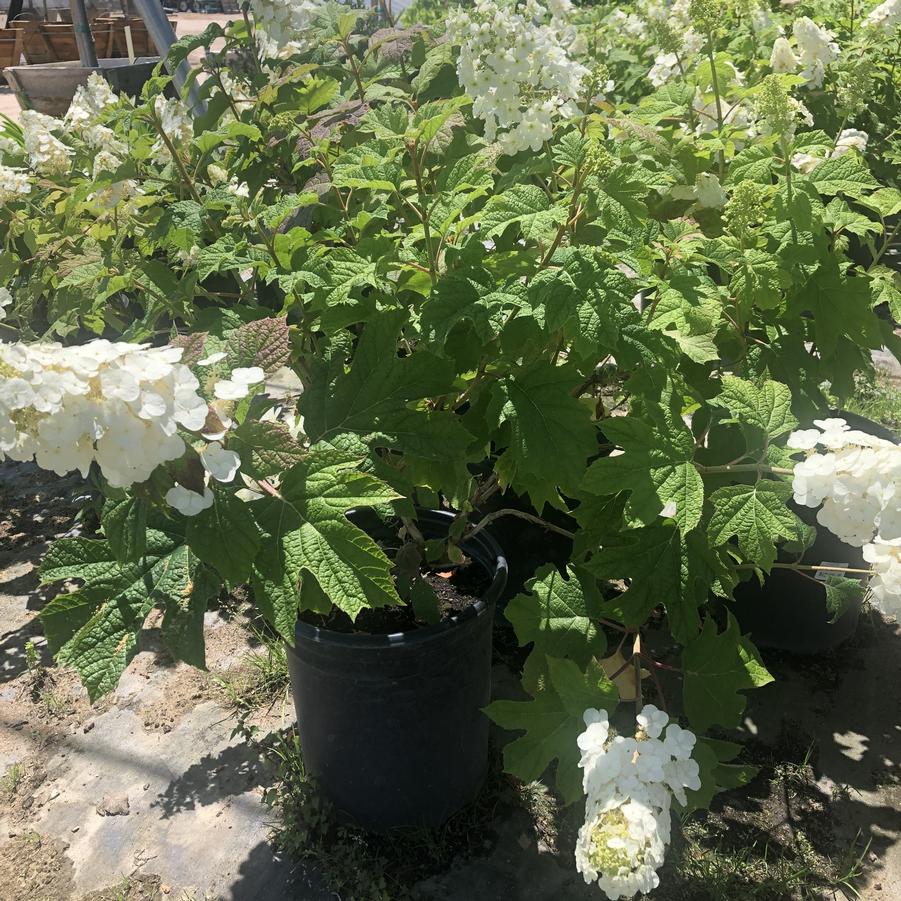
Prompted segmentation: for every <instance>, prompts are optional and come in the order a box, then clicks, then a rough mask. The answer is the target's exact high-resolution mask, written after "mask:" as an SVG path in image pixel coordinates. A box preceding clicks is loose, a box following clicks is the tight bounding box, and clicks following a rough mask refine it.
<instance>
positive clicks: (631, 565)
mask: <svg viewBox="0 0 901 901" xmlns="http://www.w3.org/2000/svg"><path fill="white" fill-rule="evenodd" d="M587 566H588V568H589V569H590V570H591V572H592V573H594V574H595V575H596V576H597V577H598V578H600V579H607V580H612V579H628V580H629V588H628V589H627V590H626V591H625V592H624V593H623V594H621V595H620V596H619V597H618V598H616V599H615V600H613V601H610V602H608V603H607V604H605V605H604V609H603V615H604V616H607V617H610V618H612V619H616V620H618V621H620V622H622V623H623V624H624V625H627V626H640V625H641V624H642V623H643V622H644V621H645V620H646V619H647V618H648V616H649V615H650V613H651V611H652V610H653V609H654V608H655V607H656V606H657V605H658V604H663V605H664V606H665V607H666V612H667V616H668V617H669V623H670V629H671V630H672V633H673V635H674V637H675V638H676V639H677V640H679V641H682V642H685V641H688V640H690V639H692V638H694V636H695V635H697V633H698V630H699V629H700V627H701V620H700V616H699V614H698V608H699V607H700V606H701V605H702V604H703V603H704V602H705V601H706V600H707V597H708V595H709V593H710V586H711V584H712V583H713V581H714V579H715V578H716V575H717V573H718V571H719V568H720V564H719V561H718V560H717V558H716V557H715V555H714V554H712V553H711V551H710V549H709V548H708V547H707V544H706V542H705V540H704V538H703V534H702V533H701V532H693V533H691V534H689V535H687V536H686V535H682V534H680V532H679V530H678V529H677V528H675V527H674V526H673V525H672V524H667V523H662V522H661V523H658V524H655V525H652V526H645V527H644V528H641V529H632V530H627V531H624V532H623V533H622V534H621V535H620V536H617V537H616V538H612V539H609V540H608V541H607V542H605V543H604V546H603V547H602V548H600V550H598V551H597V552H596V553H595V554H594V556H593V557H592V558H591V560H590V561H589V562H588V564H587Z"/></svg>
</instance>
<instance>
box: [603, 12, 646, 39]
mask: <svg viewBox="0 0 901 901" xmlns="http://www.w3.org/2000/svg"><path fill="white" fill-rule="evenodd" d="M607 25H608V26H609V27H610V29H611V30H612V31H614V32H622V33H623V34H627V35H629V37H631V38H638V39H639V40H642V41H643V40H644V39H645V38H646V37H647V36H648V26H647V23H646V22H645V20H644V19H642V18H641V16H638V15H636V14H635V13H628V14H627V13H625V12H624V11H623V10H621V9H620V8H619V7H617V8H616V9H615V10H613V12H612V13H610V15H609V16H607Z"/></svg>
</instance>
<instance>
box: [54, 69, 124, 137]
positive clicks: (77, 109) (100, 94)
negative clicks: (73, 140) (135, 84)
mask: <svg viewBox="0 0 901 901" xmlns="http://www.w3.org/2000/svg"><path fill="white" fill-rule="evenodd" d="M118 102H119V98H118V97H117V96H116V95H115V93H113V89H112V88H111V87H110V86H109V82H107V80H106V79H105V78H104V77H103V76H102V75H100V74H99V73H97V72H92V73H91V74H90V75H89V76H88V80H87V83H86V84H80V85H79V86H78V87H77V88H76V89H75V96H74V97H73V98H72V103H71V104H70V105H69V110H68V112H67V113H66V115H65V118H64V120H63V121H64V122H65V123H66V124H67V125H69V126H71V127H72V128H73V129H75V130H76V131H81V130H82V129H85V128H87V127H88V126H90V125H94V124H96V122H97V121H98V119H100V117H101V116H102V115H103V114H104V112H105V111H106V110H107V109H109V108H110V107H113V106H115V105H116V104H117V103H118Z"/></svg>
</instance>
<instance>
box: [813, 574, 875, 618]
mask: <svg viewBox="0 0 901 901" xmlns="http://www.w3.org/2000/svg"><path fill="white" fill-rule="evenodd" d="M823 587H824V588H825V589H826V609H827V610H828V611H829V622H830V623H834V622H835V621H836V620H837V619H838V618H839V617H840V616H842V615H843V614H845V613H847V612H848V610H850V609H851V608H852V607H854V606H856V605H857V604H859V603H860V602H861V601H862V600H863V596H864V591H865V587H864V585H863V584H862V583H861V582H860V581H859V580H858V579H848V578H845V577H844V576H840V575H838V574H837V573H829V574H828V575H827V576H826V581H825V582H824V583H823Z"/></svg>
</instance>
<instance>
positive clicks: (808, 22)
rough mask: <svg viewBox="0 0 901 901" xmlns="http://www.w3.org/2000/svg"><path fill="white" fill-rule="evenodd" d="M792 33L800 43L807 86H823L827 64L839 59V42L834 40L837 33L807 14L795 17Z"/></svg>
mask: <svg viewBox="0 0 901 901" xmlns="http://www.w3.org/2000/svg"><path fill="white" fill-rule="evenodd" d="M792 34H794V36H795V43H796V44H797V45H798V53H799V54H800V63H801V75H802V76H803V78H804V80H805V81H806V82H807V84H806V87H808V88H821V87H822V86H823V79H824V78H825V76H826V66H828V65H829V63H832V62H835V60H836V59H838V55H839V49H838V44H836V43H835V41H834V40H833V39H834V37H835V35H834V34H833V33H832V32H831V31H829V30H828V29H827V28H821V27H820V26H819V25H817V24H816V22H814V21H813V20H812V19H809V18H808V17H807V16H802V17H801V18H800V19H795V22H794V24H793V25H792Z"/></svg>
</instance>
